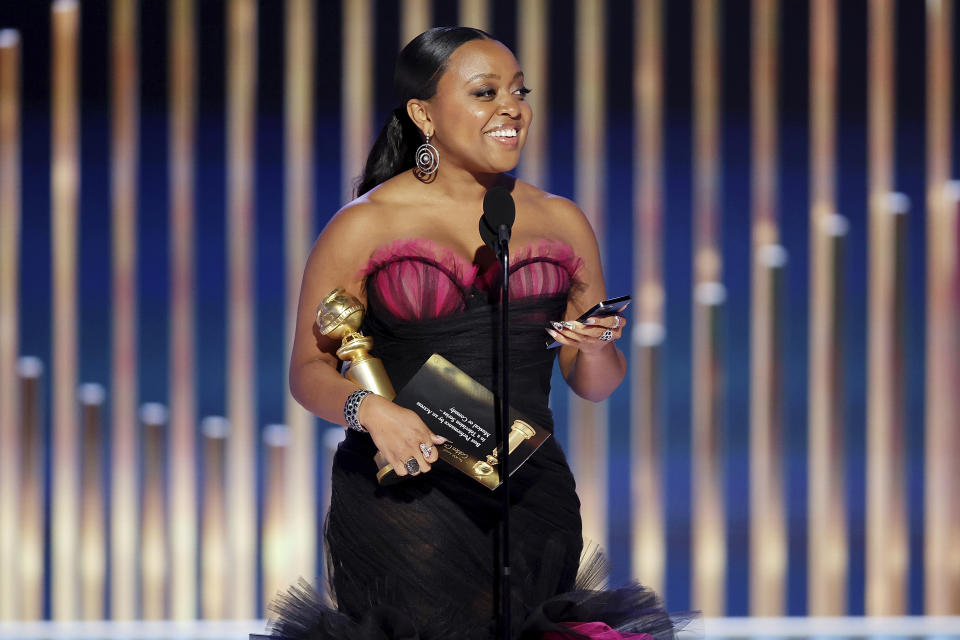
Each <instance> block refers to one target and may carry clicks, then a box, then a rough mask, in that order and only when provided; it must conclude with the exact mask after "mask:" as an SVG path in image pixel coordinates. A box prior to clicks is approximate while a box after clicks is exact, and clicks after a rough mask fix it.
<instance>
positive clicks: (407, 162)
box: [356, 106, 422, 197]
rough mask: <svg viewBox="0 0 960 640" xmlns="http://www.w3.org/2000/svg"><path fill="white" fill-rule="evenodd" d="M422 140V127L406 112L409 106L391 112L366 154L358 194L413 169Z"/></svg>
mask: <svg viewBox="0 0 960 640" xmlns="http://www.w3.org/2000/svg"><path fill="white" fill-rule="evenodd" d="M421 139H422V138H421V134H420V130H419V129H418V128H417V126H416V125H415V124H413V121H412V120H411V119H410V116H409V115H408V114H407V110H406V106H404V107H398V108H396V109H394V110H393V111H391V112H390V117H389V118H387V122H386V123H385V124H384V125H383V129H381V130H380V135H378V136H377V141H376V142H374V143H373V148H371V149H370V155H368V156H367V164H366V166H364V168H363V175H362V176H361V177H360V179H359V181H358V182H357V193H356V195H357V197H359V196H362V195H363V194H365V193H366V192H367V191H370V190H371V189H373V188H374V187H375V186H377V185H378V184H380V183H381V182H386V181H387V180H389V179H390V178H392V177H393V176H396V175H399V174H401V173H403V172H404V171H406V170H407V169H412V168H413V165H414V160H413V154H414V150H415V149H416V148H417V147H418V146H420V142H421Z"/></svg>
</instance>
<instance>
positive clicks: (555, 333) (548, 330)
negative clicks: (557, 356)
mask: <svg viewBox="0 0 960 640" xmlns="http://www.w3.org/2000/svg"><path fill="white" fill-rule="evenodd" d="M547 333H549V334H550V335H551V336H552V337H554V338H556V337H557V336H558V335H560V334H558V333H557V332H556V331H554V330H553V329H547Z"/></svg>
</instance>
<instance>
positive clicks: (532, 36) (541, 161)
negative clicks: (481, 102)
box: [517, 0, 550, 189]
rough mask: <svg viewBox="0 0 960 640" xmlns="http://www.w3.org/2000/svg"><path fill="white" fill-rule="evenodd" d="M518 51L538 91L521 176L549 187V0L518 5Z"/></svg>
mask: <svg viewBox="0 0 960 640" xmlns="http://www.w3.org/2000/svg"><path fill="white" fill-rule="evenodd" d="M517 33H518V34H519V37H518V38H517V41H518V47H517V53H518V54H519V57H520V68H521V69H522V70H523V75H524V82H525V83H526V84H527V86H528V87H533V88H535V91H534V92H533V93H531V94H530V95H529V96H527V101H528V102H529V103H530V106H531V108H532V109H533V116H534V119H533V122H534V124H533V126H531V127H530V129H529V130H528V131H527V140H526V142H525V143H524V146H523V160H522V161H521V163H520V177H521V178H522V179H523V180H525V181H527V182H529V183H530V184H533V185H536V186H538V187H540V188H543V189H546V188H547V174H548V169H549V167H548V158H549V156H548V155H547V154H548V152H549V150H548V143H547V133H548V131H549V127H550V117H549V116H550V112H549V110H548V102H549V101H548V100H547V99H546V98H547V96H548V95H549V94H550V84H549V81H550V78H549V77H548V75H549V66H548V64H549V62H548V59H547V49H548V44H549V43H548V35H547V2H546V0H520V2H519V5H518V6H517Z"/></svg>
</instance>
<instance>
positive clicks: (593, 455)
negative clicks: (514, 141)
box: [569, 0, 607, 547]
mask: <svg viewBox="0 0 960 640" xmlns="http://www.w3.org/2000/svg"><path fill="white" fill-rule="evenodd" d="M575 29H576V35H575V38H576V71H575V74H576V76H575V77H576V79H577V80H576V82H577V86H578V87H579V89H580V90H579V91H577V92H576V104H575V109H576V116H575V118H576V151H577V165H576V186H575V189H576V192H575V193H576V200H577V202H578V203H579V204H580V206H581V207H582V208H583V211H584V213H586V215H587V219H588V220H589V221H590V224H591V225H592V226H593V230H594V233H595V234H596V236H597V242H598V243H599V244H600V252H601V255H603V246H604V237H605V231H606V225H605V221H604V210H603V205H604V193H605V189H604V181H605V178H606V168H605V162H604V149H605V145H604V142H603V141H604V136H605V135H606V104H605V103H604V99H603V98H604V93H605V82H604V70H605V68H606V55H605V51H604V45H605V43H606V39H605V38H604V33H605V31H606V2H601V1H599V0H577V4H576V27H575ZM569 419H570V434H571V444H572V446H571V450H572V451H571V459H572V466H573V471H574V473H575V474H576V475H577V493H578V494H579V496H580V504H581V505H582V506H581V516H582V518H583V537H584V539H585V540H587V541H589V542H593V543H595V544H599V545H600V546H602V547H605V546H606V544H607V476H606V471H605V470H606V468H607V403H606V402H599V403H593V402H590V401H588V400H584V399H583V398H581V397H580V396H578V395H576V394H574V393H573V392H571V393H570V414H569ZM598 470H602V471H598Z"/></svg>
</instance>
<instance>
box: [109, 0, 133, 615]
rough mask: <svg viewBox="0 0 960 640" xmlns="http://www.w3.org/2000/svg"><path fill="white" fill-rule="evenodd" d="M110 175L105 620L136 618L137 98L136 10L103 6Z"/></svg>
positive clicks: (126, 2) (118, 3) (118, 0)
mask: <svg viewBox="0 0 960 640" xmlns="http://www.w3.org/2000/svg"><path fill="white" fill-rule="evenodd" d="M111 7H112V9H111V31H112V34H111V39H112V54H111V66H112V72H111V79H112V87H111V89H112V113H111V125H112V136H111V162H110V165H111V168H110V180H111V182H110V188H111V204H112V225H111V230H112V236H113V237H112V262H113V302H112V304H113V310H112V314H111V318H112V325H113V326H112V329H111V338H112V346H113V349H112V372H111V396H112V402H113V407H112V411H111V422H112V431H113V445H112V448H111V449H112V454H113V482H112V486H113V509H112V511H111V518H112V522H111V527H112V531H113V540H112V544H111V554H112V559H113V562H112V565H111V566H112V578H113V582H112V594H113V596H112V600H113V603H112V604H113V608H112V612H113V617H114V618H116V619H120V620H129V619H131V618H134V617H135V616H136V588H135V586H134V585H135V580H134V575H135V574H134V571H135V566H136V558H137V556H136V547H137V530H136V518H134V517H131V516H132V515H133V514H135V513H136V512H137V466H138V465H137V257H136V254H137V166H138V164H139V163H138V147H139V134H138V131H139V100H138V96H139V91H140V82H139V78H138V73H137V58H138V53H137V3H136V2H134V1H133V0H113V2H112V4H111Z"/></svg>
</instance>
